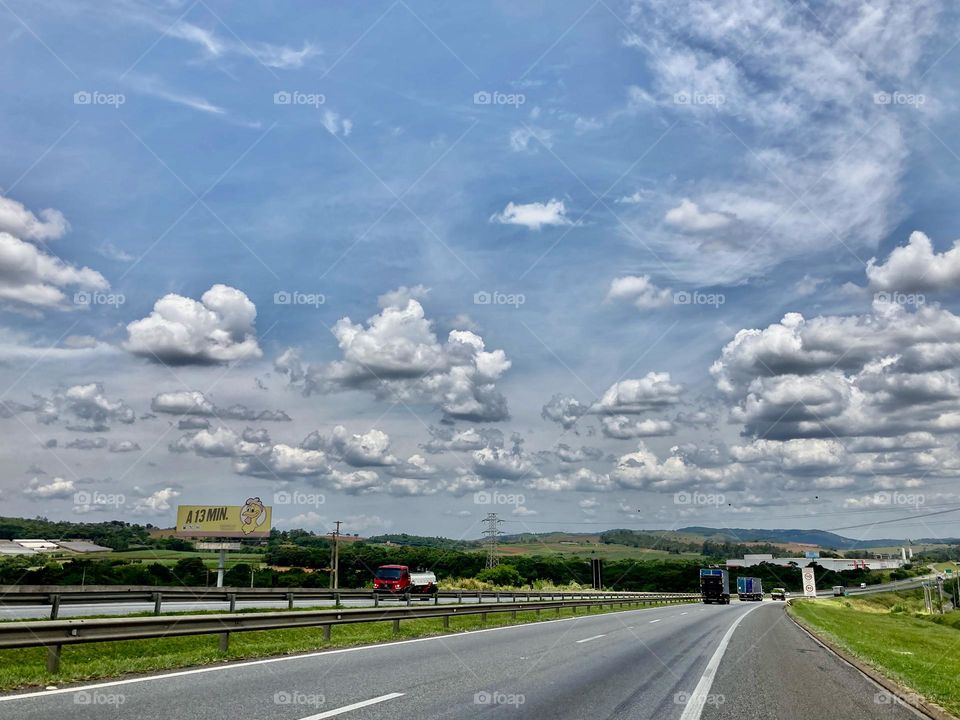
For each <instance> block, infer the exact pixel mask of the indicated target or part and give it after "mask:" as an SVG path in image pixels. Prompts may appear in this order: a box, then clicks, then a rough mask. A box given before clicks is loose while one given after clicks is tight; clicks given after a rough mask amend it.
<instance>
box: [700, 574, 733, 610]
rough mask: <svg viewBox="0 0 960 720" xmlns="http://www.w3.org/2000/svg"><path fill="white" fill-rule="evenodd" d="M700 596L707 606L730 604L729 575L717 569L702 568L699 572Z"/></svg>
mask: <svg viewBox="0 0 960 720" xmlns="http://www.w3.org/2000/svg"><path fill="white" fill-rule="evenodd" d="M700 595H701V597H702V598H703V602H705V603H706V604H707V605H709V604H711V603H718V604H720V605H729V604H730V574H729V573H728V572H727V571H726V570H720V569H719V568H703V569H701V570H700Z"/></svg>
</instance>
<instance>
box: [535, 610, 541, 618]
mask: <svg viewBox="0 0 960 720" xmlns="http://www.w3.org/2000/svg"><path fill="white" fill-rule="evenodd" d="M534 612H535V613H536V614H537V617H540V608H537V609H536V610H534Z"/></svg>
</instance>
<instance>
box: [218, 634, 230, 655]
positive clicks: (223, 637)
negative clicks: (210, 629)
mask: <svg viewBox="0 0 960 720" xmlns="http://www.w3.org/2000/svg"><path fill="white" fill-rule="evenodd" d="M228 647H230V633H228V632H225V633H220V652H226V651H227V648H228Z"/></svg>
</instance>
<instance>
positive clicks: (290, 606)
mask: <svg viewBox="0 0 960 720" xmlns="http://www.w3.org/2000/svg"><path fill="white" fill-rule="evenodd" d="M287 610H293V593H287Z"/></svg>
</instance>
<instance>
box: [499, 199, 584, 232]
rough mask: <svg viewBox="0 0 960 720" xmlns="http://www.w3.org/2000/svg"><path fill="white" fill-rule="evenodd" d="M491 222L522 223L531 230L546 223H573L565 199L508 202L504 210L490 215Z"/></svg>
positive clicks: (504, 223)
mask: <svg viewBox="0 0 960 720" xmlns="http://www.w3.org/2000/svg"><path fill="white" fill-rule="evenodd" d="M490 222H496V223H501V224H503V225H522V226H523V227H525V228H528V229H529V230H539V229H540V228H542V227H543V226H545V225H548V226H549V225H554V226H555V225H571V224H572V223H571V221H570V219H569V218H568V217H567V207H566V205H564V202H563V200H556V199H551V200H548V201H547V202H542V203H541V202H531V203H525V204H518V203H514V202H508V203H507V206H506V207H505V208H504V209H503V211H502V212H499V213H495V214H494V215H492V216H491V217H490Z"/></svg>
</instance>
